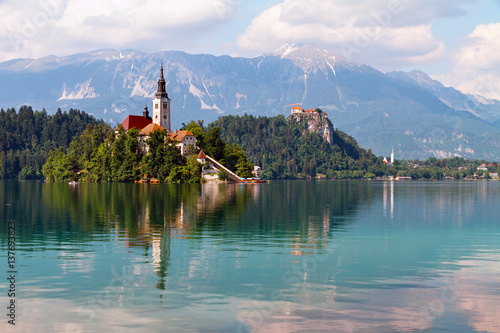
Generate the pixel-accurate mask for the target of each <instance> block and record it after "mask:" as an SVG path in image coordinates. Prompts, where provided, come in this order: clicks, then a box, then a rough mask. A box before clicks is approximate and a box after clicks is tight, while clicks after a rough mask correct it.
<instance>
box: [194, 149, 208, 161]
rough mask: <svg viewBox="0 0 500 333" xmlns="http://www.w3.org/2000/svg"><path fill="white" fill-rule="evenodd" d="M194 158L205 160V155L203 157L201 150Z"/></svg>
mask: <svg viewBox="0 0 500 333" xmlns="http://www.w3.org/2000/svg"><path fill="white" fill-rule="evenodd" d="M196 158H199V159H204V158H207V155H205V153H204V152H203V150H202V151H200V153H199V154H198V156H197V157H196Z"/></svg>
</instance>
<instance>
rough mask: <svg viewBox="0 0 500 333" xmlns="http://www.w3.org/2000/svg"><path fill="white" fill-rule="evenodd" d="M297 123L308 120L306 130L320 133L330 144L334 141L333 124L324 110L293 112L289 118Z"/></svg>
mask: <svg viewBox="0 0 500 333" xmlns="http://www.w3.org/2000/svg"><path fill="white" fill-rule="evenodd" d="M288 119H289V120H290V121H296V122H297V123H302V122H307V128H306V130H307V131H309V133H314V132H315V133H318V134H319V135H320V136H322V137H323V138H324V139H325V140H326V141H328V143H329V144H332V142H333V124H332V122H331V121H330V119H328V117H327V115H326V113H324V112H299V113H293V114H292V115H290V117H289V118H288Z"/></svg>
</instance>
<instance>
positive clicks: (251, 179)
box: [236, 177, 269, 184]
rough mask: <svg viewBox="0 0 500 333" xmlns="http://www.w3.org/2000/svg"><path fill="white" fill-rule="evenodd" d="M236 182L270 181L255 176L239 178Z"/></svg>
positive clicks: (255, 182) (254, 182)
mask: <svg viewBox="0 0 500 333" xmlns="http://www.w3.org/2000/svg"><path fill="white" fill-rule="evenodd" d="M236 182H237V183H239V184H265V183H268V182H269V181H268V180H263V179H260V178H257V177H254V178H239V179H238V180H237V181H236Z"/></svg>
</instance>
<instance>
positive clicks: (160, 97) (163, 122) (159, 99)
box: [153, 64, 171, 133]
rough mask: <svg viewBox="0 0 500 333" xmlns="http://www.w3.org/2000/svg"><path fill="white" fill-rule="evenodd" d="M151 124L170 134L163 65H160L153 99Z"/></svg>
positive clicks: (168, 104)
mask: <svg viewBox="0 0 500 333" xmlns="http://www.w3.org/2000/svg"><path fill="white" fill-rule="evenodd" d="M153 123H155V124H158V125H160V126H161V127H163V128H164V129H166V130H167V132H168V133H170V132H171V129H170V98H168V94H167V92H166V90H165V78H164V77H163V64H161V69H160V78H159V79H158V90H156V95H155V97H154V98H153Z"/></svg>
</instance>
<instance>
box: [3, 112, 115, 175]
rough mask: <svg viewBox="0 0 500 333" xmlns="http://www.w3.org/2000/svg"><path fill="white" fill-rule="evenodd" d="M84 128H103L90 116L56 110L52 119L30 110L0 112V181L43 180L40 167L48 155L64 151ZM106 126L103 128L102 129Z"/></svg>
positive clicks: (101, 123) (102, 124) (44, 113)
mask: <svg viewBox="0 0 500 333" xmlns="http://www.w3.org/2000/svg"><path fill="white" fill-rule="evenodd" d="M87 125H91V126H95V125H101V126H104V125H105V122H104V121H102V120H96V119H95V118H94V117H92V116H91V115H89V114H87V113H85V112H83V111H79V110H73V109H70V110H69V111H68V112H66V111H64V112H62V111H61V109H58V110H57V112H56V113H55V114H54V115H48V114H47V111H46V110H45V109H43V110H42V111H33V109H32V108H31V107H30V106H22V107H20V108H19V111H18V112H16V110H15V109H14V108H10V109H7V111H5V110H4V109H1V110H0V179H43V175H42V172H41V170H42V166H43V165H44V164H45V162H46V159H47V156H48V154H49V152H51V151H53V150H55V149H57V148H58V147H68V145H69V144H70V142H71V140H72V138H73V137H74V136H75V135H79V134H81V133H82V132H83V131H84V130H85V128H86V127H87ZM106 126H107V125H106Z"/></svg>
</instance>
